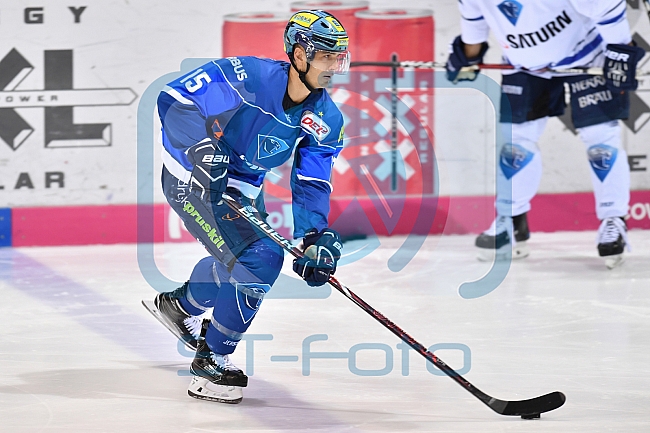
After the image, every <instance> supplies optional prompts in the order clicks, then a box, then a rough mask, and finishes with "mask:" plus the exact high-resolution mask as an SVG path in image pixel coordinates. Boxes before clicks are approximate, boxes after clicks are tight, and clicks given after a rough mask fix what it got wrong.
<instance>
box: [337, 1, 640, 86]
mask: <svg viewBox="0 0 650 433" xmlns="http://www.w3.org/2000/svg"><path fill="white" fill-rule="evenodd" d="M645 2H646V3H645V4H646V5H647V4H648V2H650V0H645ZM646 7H648V8H649V9H648V14H649V15H650V6H646ZM350 66H351V67H357V66H385V67H389V68H390V67H394V68H416V69H444V68H445V64H444V63H440V62H417V61H412V60H405V61H403V62H351V63H350ZM478 69H499V70H508V69H515V67H514V66H512V65H506V64H500V63H481V64H479V65H474V66H466V67H463V68H461V69H460V70H461V72H468V71H475V70H478ZM530 72H553V73H554V74H566V75H576V74H587V75H603V68H570V69H552V68H544V69H540V70H536V71H530ZM646 75H650V72H646V71H641V70H637V71H636V76H637V77H641V76H646Z"/></svg>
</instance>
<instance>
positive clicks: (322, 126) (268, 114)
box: [158, 57, 343, 237]
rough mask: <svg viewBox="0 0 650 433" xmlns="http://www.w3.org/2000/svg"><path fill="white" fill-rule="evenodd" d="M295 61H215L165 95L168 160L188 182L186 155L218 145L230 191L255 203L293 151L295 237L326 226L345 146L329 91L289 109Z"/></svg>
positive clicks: (165, 159) (162, 110)
mask: <svg viewBox="0 0 650 433" xmlns="http://www.w3.org/2000/svg"><path fill="white" fill-rule="evenodd" d="M289 67H290V65H289V63H287V62H281V61H275V60H270V59H262V58H257V57H229V58H224V59H218V60H214V61H212V62H210V63H207V64H205V65H203V66H201V67H200V68H198V69H196V70H194V71H192V72H190V73H188V74H186V75H184V76H182V77H180V78H178V79H176V80H174V81H172V82H171V83H169V84H168V86H167V87H166V88H165V90H164V91H163V92H162V93H161V94H160V96H159V98H158V110H159V114H160V118H161V121H162V126H163V131H162V144H163V156H162V157H163V163H164V164H165V167H166V168H167V170H168V171H169V172H170V173H171V174H172V175H174V176H175V177H176V178H178V179H179V180H181V181H183V182H188V181H189V179H190V174H191V171H192V168H193V167H192V164H191V163H190V162H189V161H188V159H187V155H186V152H187V150H188V149H189V148H190V147H192V146H194V145H195V144H197V143H199V142H201V141H204V140H207V139H212V140H217V141H218V143H219V146H220V147H221V148H222V149H224V151H226V152H228V153H229V157H230V164H229V166H228V186H229V187H235V188H237V189H238V190H239V191H241V193H242V194H243V195H245V196H247V197H249V198H253V199H254V198H256V197H257V196H258V195H259V193H260V191H261V187H262V183H263V181H264V176H265V175H266V173H268V172H269V171H270V170H271V169H273V168H274V167H278V166H280V165H282V164H283V163H285V162H286V161H287V160H289V158H290V157H291V155H292V154H294V151H295V154H294V160H293V169H292V173H291V190H292V204H293V214H294V236H295V237H302V236H303V235H304V233H305V231H307V230H309V229H310V228H316V229H318V230H321V229H323V228H325V227H327V225H328V223H327V215H328V213H329V196H330V193H331V191H332V184H331V173H332V167H333V165H334V161H335V159H336V157H337V156H338V155H339V153H340V152H341V149H342V147H343V117H342V115H341V112H340V111H339V109H338V107H336V105H335V104H334V102H332V100H331V99H330V97H329V95H328V93H327V92H326V91H324V90H323V91H316V92H313V93H311V94H310V95H309V96H308V97H307V99H305V101H303V102H302V103H301V104H298V105H294V106H293V107H291V108H288V109H287V110H286V111H285V110H284V108H283V99H284V96H285V92H286V89H287V82H288V72H289Z"/></svg>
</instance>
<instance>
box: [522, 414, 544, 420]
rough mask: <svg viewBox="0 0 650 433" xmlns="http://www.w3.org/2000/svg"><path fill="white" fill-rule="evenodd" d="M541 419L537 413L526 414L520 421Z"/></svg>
mask: <svg viewBox="0 0 650 433" xmlns="http://www.w3.org/2000/svg"><path fill="white" fill-rule="evenodd" d="M541 417H542V415H541V414H539V413H530V414H527V415H522V416H521V419H538V418H541Z"/></svg>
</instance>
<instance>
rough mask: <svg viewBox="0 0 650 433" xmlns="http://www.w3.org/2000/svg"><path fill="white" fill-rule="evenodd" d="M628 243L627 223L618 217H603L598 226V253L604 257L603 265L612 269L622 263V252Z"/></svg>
mask: <svg viewBox="0 0 650 433" xmlns="http://www.w3.org/2000/svg"><path fill="white" fill-rule="evenodd" d="M626 246H627V247H628V250H629V248H630V247H629V245H628V241H627V225H626V224H625V220H624V219H623V218H620V217H613V218H605V219H604V220H602V222H601V223H600V227H599V228H598V255H599V256H600V257H604V258H605V266H607V268H608V269H614V268H615V267H617V266H619V265H620V264H621V263H623V260H624V259H625V257H624V256H623V252H624V250H625V247H626Z"/></svg>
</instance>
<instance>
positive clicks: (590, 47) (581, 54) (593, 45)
mask: <svg viewBox="0 0 650 433" xmlns="http://www.w3.org/2000/svg"><path fill="white" fill-rule="evenodd" d="M602 42H603V38H602V36H600V35H598V36H597V37H596V38H594V39H593V40H592V41H591V42H589V43H588V44H587V45H585V46H584V47H583V48H582V49H581V50H580V51H578V52H577V53H576V54H574V55H572V56H569V57H565V58H563V59H562V60H560V61H559V62H557V63H555V64H554V65H553V66H554V67H557V66H566V65H570V64H572V63H575V62H577V61H578V60H581V59H583V58H585V57H587V56H588V55H589V54H591V52H592V51H594V50H595V49H597V48H598V47H599V46H600V44H601V43H602Z"/></svg>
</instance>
